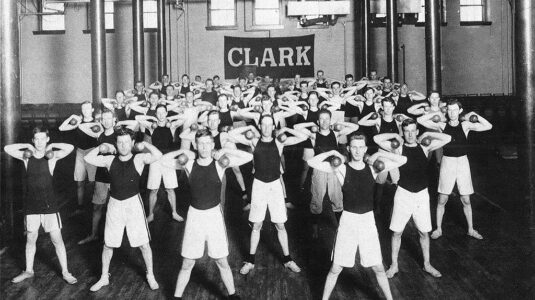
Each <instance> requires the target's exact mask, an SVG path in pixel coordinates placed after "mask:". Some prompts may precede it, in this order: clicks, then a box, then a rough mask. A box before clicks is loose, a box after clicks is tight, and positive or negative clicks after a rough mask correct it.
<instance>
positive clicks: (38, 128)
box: [32, 125, 50, 139]
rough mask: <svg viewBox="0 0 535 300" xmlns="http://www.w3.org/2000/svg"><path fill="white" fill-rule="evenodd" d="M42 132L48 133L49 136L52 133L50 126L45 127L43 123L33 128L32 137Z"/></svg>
mask: <svg viewBox="0 0 535 300" xmlns="http://www.w3.org/2000/svg"><path fill="white" fill-rule="evenodd" d="M40 132H43V133H45V134H46V136H47V137H49V136H50V133H49V131H48V128H46V127H44V126H41V125H37V126H35V127H34V128H33V130H32V139H33V138H34V137H35V134H36V133H40Z"/></svg>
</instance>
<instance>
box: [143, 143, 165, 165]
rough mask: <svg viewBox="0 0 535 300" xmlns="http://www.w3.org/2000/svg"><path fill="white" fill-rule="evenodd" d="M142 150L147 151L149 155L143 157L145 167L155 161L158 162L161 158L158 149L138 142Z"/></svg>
mask: <svg viewBox="0 0 535 300" xmlns="http://www.w3.org/2000/svg"><path fill="white" fill-rule="evenodd" d="M139 143H140V144H141V145H142V147H143V148H145V149H147V150H149V153H150V155H147V156H145V159H144V161H143V162H144V163H145V164H146V165H149V164H152V163H153V162H155V161H158V160H159V159H160V158H162V152H160V150H158V148H156V147H154V146H153V145H152V144H150V143H147V142H139Z"/></svg>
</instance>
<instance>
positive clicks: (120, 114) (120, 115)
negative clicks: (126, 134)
mask: <svg viewBox="0 0 535 300" xmlns="http://www.w3.org/2000/svg"><path fill="white" fill-rule="evenodd" d="M137 115H140V113H138V112H137V111H135V110H133V109H131V110H130V111H129V113H128V115H126V108H124V107H121V108H120V109H116V110H115V116H116V117H117V121H124V120H135V119H136V116H137Z"/></svg>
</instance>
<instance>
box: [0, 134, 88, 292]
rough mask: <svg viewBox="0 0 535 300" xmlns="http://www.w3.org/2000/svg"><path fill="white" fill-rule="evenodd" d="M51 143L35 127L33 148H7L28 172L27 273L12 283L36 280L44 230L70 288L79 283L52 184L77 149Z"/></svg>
mask: <svg viewBox="0 0 535 300" xmlns="http://www.w3.org/2000/svg"><path fill="white" fill-rule="evenodd" d="M49 141H50V138H49V135H48V130H46V129H43V128H41V127H36V128H34V129H33V138H32V143H33V144H12V145H6V146H5V147H4V150H5V151H6V153H7V154H8V155H10V156H12V157H14V158H16V159H19V160H22V161H23V162H24V167H25V169H26V174H25V176H24V178H23V180H24V181H26V184H25V189H24V191H23V198H22V200H23V211H24V224H25V230H24V231H25V232H26V251H25V253H26V270H25V271H24V272H22V273H21V274H20V275H18V276H17V277H15V278H13V279H12V280H11V282H13V283H19V282H21V281H23V280H25V279H28V278H32V277H34V270H33V262H34V258H35V250H36V242H37V237H38V235H39V228H40V227H41V226H42V227H43V229H44V231H45V232H47V233H49V234H50V239H51V240H52V243H53V245H54V248H55V249H56V254H57V256H58V260H59V264H60V265H61V271H62V275H63V279H64V280H65V281H66V282H67V283H69V284H75V283H76V282H77V280H76V278H75V277H74V276H72V274H71V273H69V270H68V268H67V251H66V250H65V244H64V243H63V238H62V236H61V227H62V223H61V217H60V215H59V206H58V199H57V196H56V195H55V193H54V188H53V182H52V181H53V178H52V177H53V176H52V174H53V173H54V168H55V167H56V163H57V161H58V160H60V159H62V158H64V157H65V156H67V155H69V153H71V152H72V150H73V149H74V147H73V146H72V145H69V144H63V143H51V144H49Z"/></svg>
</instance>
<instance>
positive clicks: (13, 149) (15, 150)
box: [4, 143, 36, 160]
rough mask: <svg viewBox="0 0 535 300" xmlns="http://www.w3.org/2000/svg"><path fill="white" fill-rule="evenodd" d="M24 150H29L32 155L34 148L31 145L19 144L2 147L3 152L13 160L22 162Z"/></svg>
mask: <svg viewBox="0 0 535 300" xmlns="http://www.w3.org/2000/svg"><path fill="white" fill-rule="evenodd" d="M24 150H30V151H31V152H32V153H35V151H36V150H35V147H34V146H33V145H32V144H28V143H21V144H11V145H6V146H4V151H6V153H7V154H9V155H10V156H12V157H13V158H16V159H20V160H24V159H25V158H24Z"/></svg>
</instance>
